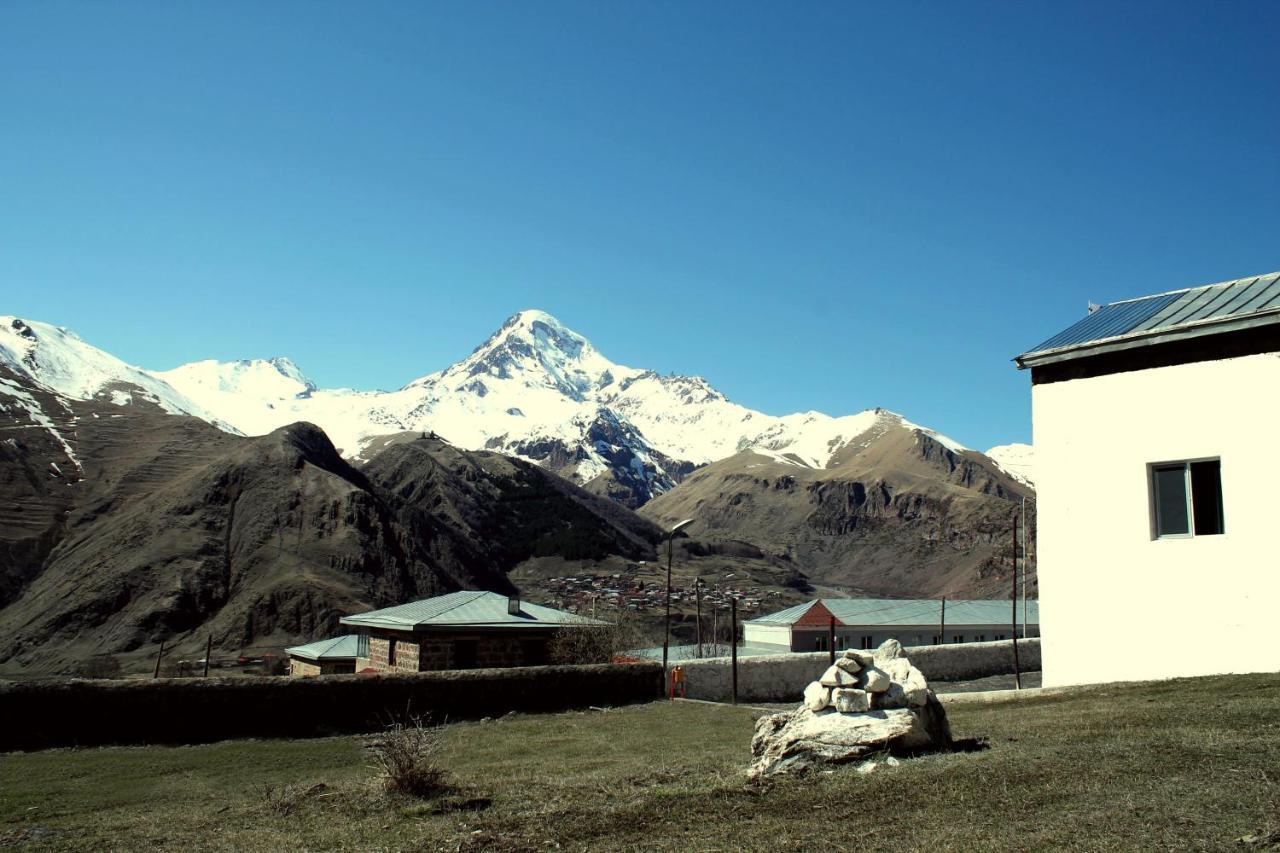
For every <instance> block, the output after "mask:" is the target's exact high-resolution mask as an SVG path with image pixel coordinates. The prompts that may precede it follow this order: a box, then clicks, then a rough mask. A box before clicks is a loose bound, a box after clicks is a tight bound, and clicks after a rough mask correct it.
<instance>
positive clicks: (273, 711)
mask: <svg viewBox="0 0 1280 853" xmlns="http://www.w3.org/2000/svg"><path fill="white" fill-rule="evenodd" d="M661 683H662V676H661V667H660V666H659V665H658V664H655V663H640V664H597V665H591V666H530V667H519V668H514V669H474V670H465V671H453V672H425V673H415V674H413V675H402V674H392V673H388V674H377V675H332V676H321V677H316V678H288V677H274V678H272V677H264V678H244V677H240V678H160V679H150V678H147V679H132V680H125V681H106V680H101V681H98V680H95V681H88V680H82V679H67V680H61V681H39V682H24V683H14V684H5V683H0V720H3V721H4V725H3V726H0V752H6V751H12V750H19V749H43V748H47V747H55V746H94V745H99V744H107V743H117V744H131V743H201V742H207V741H214V740H223V739H226V738H244V737H291V738H292V737H313V736H321V735H331V734H336V733H341V732H367V731H377V730H379V729H381V728H383V727H384V726H385V725H386V724H387V722H388V721H389V720H397V719H403V717H404V715H405V712H406V709H408V711H409V713H411V714H412V715H414V716H429V717H430V718H431V719H435V720H462V719H476V718H479V717H498V716H501V715H503V714H506V713H508V712H510V711H521V712H546V711H560V710H566V709H570V708H585V707H588V706H592V705H594V706H616V705H624V704H628V703H633V702H647V701H650V700H653V699H657V698H658V697H659V696H660V695H661Z"/></svg>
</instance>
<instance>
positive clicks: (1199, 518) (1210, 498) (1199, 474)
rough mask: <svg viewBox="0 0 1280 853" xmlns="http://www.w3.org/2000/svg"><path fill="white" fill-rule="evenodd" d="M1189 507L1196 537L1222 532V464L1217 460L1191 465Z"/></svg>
mask: <svg viewBox="0 0 1280 853" xmlns="http://www.w3.org/2000/svg"><path fill="white" fill-rule="evenodd" d="M1191 507H1192V515H1193V516H1194V521H1195V526H1196V528H1195V529H1196V535H1197V536H1211V535H1213V534H1216V533H1222V532H1223V524H1222V463H1221V462H1220V461H1218V460H1217V459H1213V460H1210V461H1208V462H1192V463H1191Z"/></svg>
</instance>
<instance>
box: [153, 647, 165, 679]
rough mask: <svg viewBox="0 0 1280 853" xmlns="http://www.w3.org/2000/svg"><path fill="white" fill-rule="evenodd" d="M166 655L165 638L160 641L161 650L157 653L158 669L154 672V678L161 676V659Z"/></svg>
mask: <svg viewBox="0 0 1280 853" xmlns="http://www.w3.org/2000/svg"><path fill="white" fill-rule="evenodd" d="M162 657H164V640H161V641H160V651H159V652H158V653H157V654H156V671H155V672H154V673H153V674H152V676H151V677H152V678H159V677H160V659H161V658H162Z"/></svg>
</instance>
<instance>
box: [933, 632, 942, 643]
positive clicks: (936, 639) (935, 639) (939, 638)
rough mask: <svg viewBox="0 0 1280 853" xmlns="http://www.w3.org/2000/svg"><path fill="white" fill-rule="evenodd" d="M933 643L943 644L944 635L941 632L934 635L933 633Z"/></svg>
mask: <svg viewBox="0 0 1280 853" xmlns="http://www.w3.org/2000/svg"><path fill="white" fill-rule="evenodd" d="M933 644H934V645H935V646H940V645H942V636H941V635H940V634H934V635H933Z"/></svg>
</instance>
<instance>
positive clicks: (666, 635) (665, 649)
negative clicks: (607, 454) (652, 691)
mask: <svg viewBox="0 0 1280 853" xmlns="http://www.w3.org/2000/svg"><path fill="white" fill-rule="evenodd" d="M690 524H693V519H692V518H686V519H685V520H684V521H682V522H680V523H679V524H677V525H675V526H674V527H672V528H671V529H670V530H668V531H667V613H666V616H665V617H664V619H663V625H662V689H663V690H664V691H665V690H666V689H667V659H668V655H669V654H670V651H671V559H672V557H671V554H672V550H673V546H672V542H674V541H675V538H676V534H677V533H679V532H680V531H681V530H684V529H685V528H686V527H688V526H689V525H690Z"/></svg>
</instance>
